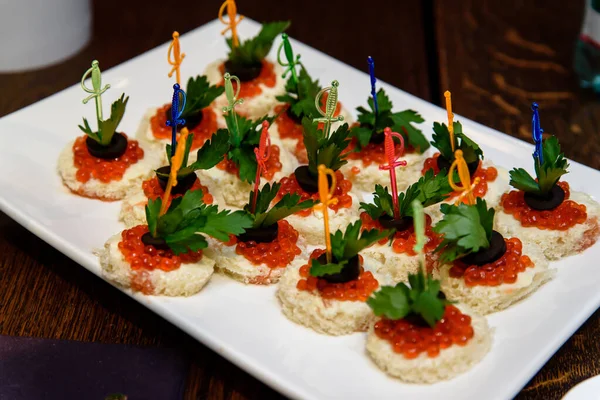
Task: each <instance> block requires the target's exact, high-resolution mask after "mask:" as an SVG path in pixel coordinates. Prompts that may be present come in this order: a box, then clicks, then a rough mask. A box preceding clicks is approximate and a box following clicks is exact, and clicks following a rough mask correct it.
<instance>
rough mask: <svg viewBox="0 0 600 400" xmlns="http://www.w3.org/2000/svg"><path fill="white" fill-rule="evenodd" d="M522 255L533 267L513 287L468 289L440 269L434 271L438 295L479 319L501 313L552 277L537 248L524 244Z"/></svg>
mask: <svg viewBox="0 0 600 400" xmlns="http://www.w3.org/2000/svg"><path fill="white" fill-rule="evenodd" d="M507 238H508V237H507ZM523 255H527V256H529V258H530V259H531V261H532V262H533V263H534V266H533V267H532V268H526V269H525V271H523V272H520V273H519V274H518V275H517V280H516V282H515V283H511V284H507V283H503V284H501V285H499V286H473V287H468V286H467V285H465V282H464V280H463V279H462V278H452V277H450V276H449V273H450V268H451V265H449V264H445V265H442V266H441V267H440V268H439V270H438V271H437V274H439V279H440V280H441V291H442V292H444V294H445V295H446V297H447V298H448V300H452V301H458V302H459V303H461V304H465V305H467V306H468V307H469V308H470V309H471V310H473V311H475V312H476V313H478V314H481V315H487V314H490V313H493V312H497V311H501V310H504V309H505V308H508V307H510V306H511V305H513V304H515V303H517V302H518V301H520V300H521V299H524V298H526V297H527V296H529V295H530V294H532V293H533V292H535V291H536V290H537V289H538V288H539V287H540V286H542V285H543V284H544V283H546V282H548V281H549V280H550V279H552V278H553V277H554V272H555V271H554V270H553V269H548V261H546V259H545V258H544V256H543V254H541V253H540V252H539V250H538V249H537V248H535V247H533V246H527V245H526V244H525V243H523ZM434 275H436V271H434Z"/></svg>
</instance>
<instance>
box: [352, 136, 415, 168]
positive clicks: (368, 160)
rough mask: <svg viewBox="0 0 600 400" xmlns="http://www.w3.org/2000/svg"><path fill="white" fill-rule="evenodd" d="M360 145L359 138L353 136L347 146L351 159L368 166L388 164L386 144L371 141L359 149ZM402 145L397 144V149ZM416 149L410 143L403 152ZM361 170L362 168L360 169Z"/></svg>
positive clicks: (407, 152) (411, 151)
mask: <svg viewBox="0 0 600 400" xmlns="http://www.w3.org/2000/svg"><path fill="white" fill-rule="evenodd" d="M357 146H358V140H357V139H356V138H352V141H351V142H350V144H349V145H348V147H347V148H346V151H347V152H348V156H347V157H348V159H349V160H361V161H362V162H363V164H364V166H365V167H368V166H369V165H371V164H375V165H381V164H387V162H388V160H387V157H386V156H385V150H384V144H383V142H381V143H369V144H367V145H366V146H365V147H363V148H362V149H360V150H358V151H354V150H356V148H357ZM399 147H400V144H396V149H398V148H399ZM415 151H416V150H415V148H414V147H412V146H410V145H409V144H408V143H407V144H406V146H405V147H404V153H403V154H410V153H414V152H415ZM359 171H360V170H359Z"/></svg>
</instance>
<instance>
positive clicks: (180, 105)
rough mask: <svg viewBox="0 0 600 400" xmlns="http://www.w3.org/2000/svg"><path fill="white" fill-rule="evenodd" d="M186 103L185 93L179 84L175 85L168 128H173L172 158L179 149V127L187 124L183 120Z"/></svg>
mask: <svg viewBox="0 0 600 400" xmlns="http://www.w3.org/2000/svg"><path fill="white" fill-rule="evenodd" d="M185 101H186V96H185V92H184V91H183V89H181V88H180V87H179V84H178V83H176V84H174V85H173V99H172V100H171V119H170V120H167V126H170V127H171V157H173V156H174V155H175V148H176V147H177V125H183V124H185V119H183V118H181V114H182V113H183V109H184V108H185ZM184 147H185V146H184Z"/></svg>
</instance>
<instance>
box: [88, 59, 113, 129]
mask: <svg viewBox="0 0 600 400" xmlns="http://www.w3.org/2000/svg"><path fill="white" fill-rule="evenodd" d="M90 75H91V77H92V89H90V88H88V87H87V86H85V80H86V79H87V78H88V77H89V76H90ZM81 88H82V89H83V91H84V92H86V93H90V95H89V96H88V97H86V98H85V99H83V104H87V102H88V101H90V100H91V99H94V100H95V101H96V118H97V119H98V130H99V129H100V121H102V119H103V116H102V94H103V93H104V92H106V91H107V90H108V89H109V88H110V85H106V86H105V87H104V88H102V76H101V73H100V67H99V63H98V60H94V61H92V67H91V68H90V69H88V70H87V71H85V73H84V74H83V76H82V77H81Z"/></svg>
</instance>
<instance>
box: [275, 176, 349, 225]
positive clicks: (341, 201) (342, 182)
mask: <svg viewBox="0 0 600 400" xmlns="http://www.w3.org/2000/svg"><path fill="white" fill-rule="evenodd" d="M335 179H336V183H337V185H336V186H335V191H334V193H333V196H334V197H337V199H338V202H337V203H336V204H331V205H329V208H330V209H331V210H333V211H335V212H337V211H338V210H339V209H340V208H350V207H351V206H352V197H350V190H351V189H352V182H350V181H349V180H348V179H346V178H345V177H344V174H342V173H341V172H340V171H335ZM279 183H280V184H281V188H279V192H278V193H277V197H276V198H275V200H279V199H281V198H282V197H283V196H285V195H286V194H287V193H291V194H294V193H298V194H299V195H300V201H305V200H308V199H313V200H315V201H319V193H313V194H310V193H306V192H305V191H304V190H302V188H301V187H300V185H299V184H298V181H297V180H296V176H295V175H294V174H293V173H292V174H291V175H290V176H289V177H284V178H281V181H279ZM311 212H312V209H310V208H308V209H306V210H301V211H298V212H297V213H296V215H299V216H301V217H307V216H309V215H310V214H311Z"/></svg>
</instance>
